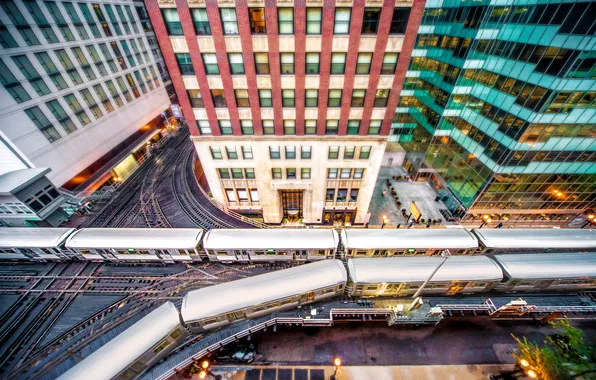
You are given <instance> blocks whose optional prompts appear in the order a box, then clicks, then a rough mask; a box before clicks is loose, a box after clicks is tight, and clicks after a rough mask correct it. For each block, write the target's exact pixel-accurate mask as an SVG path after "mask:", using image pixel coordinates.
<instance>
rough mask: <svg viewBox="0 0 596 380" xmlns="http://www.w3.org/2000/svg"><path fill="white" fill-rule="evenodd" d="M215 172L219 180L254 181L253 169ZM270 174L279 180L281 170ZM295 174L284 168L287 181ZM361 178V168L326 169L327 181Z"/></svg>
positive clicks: (305, 171) (304, 171)
mask: <svg viewBox="0 0 596 380" xmlns="http://www.w3.org/2000/svg"><path fill="white" fill-rule="evenodd" d="M308 148H310V147H308ZM352 148H353V147H352ZM352 151H353V149H352ZM212 152H213V150H212ZM217 172H218V174H219V178H220V179H255V169H253V168H232V169H228V168H219V169H217ZM271 174H272V178H273V179H281V178H282V169H281V168H273V169H271ZM296 174H297V171H296V168H286V178H287V179H297V177H296ZM362 177H364V169H362V168H357V169H351V168H341V169H340V168H330V169H327V179H362ZM300 179H310V168H301V169H300Z"/></svg>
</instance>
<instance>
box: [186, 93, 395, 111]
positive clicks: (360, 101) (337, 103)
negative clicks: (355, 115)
mask: <svg viewBox="0 0 596 380" xmlns="http://www.w3.org/2000/svg"><path fill="white" fill-rule="evenodd" d="M390 93H391V90H390V89H386V88H381V89H378V90H377V91H376V92H375V98H374V102H373V107H386V106H387V102H388V101H389V94H390ZM187 94H188V98H189V100H190V103H191V106H192V107H193V108H203V107H205V102H204V101H203V97H202V95H201V91H200V90H187ZM295 94H296V90H293V89H282V90H281V96H282V98H281V102H282V107H296V97H295ZM234 95H235V100H236V106H237V107H250V98H249V96H248V90H234ZM342 95H343V90H339V89H332V90H329V92H328V95H327V106H328V107H341V102H342ZM211 99H212V100H213V105H214V106H215V107H218V108H225V107H227V102H226V98H225V93H224V90H211ZM365 99H366V90H363V89H354V90H352V99H351V100H350V107H364V101H365ZM318 105H319V90H313V89H307V90H305V91H304V106H305V107H318ZM259 106H261V107H273V93H272V91H271V90H259Z"/></svg>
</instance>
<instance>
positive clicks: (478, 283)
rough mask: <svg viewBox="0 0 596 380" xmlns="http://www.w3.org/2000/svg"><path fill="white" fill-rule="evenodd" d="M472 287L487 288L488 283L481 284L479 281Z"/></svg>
mask: <svg viewBox="0 0 596 380" xmlns="http://www.w3.org/2000/svg"><path fill="white" fill-rule="evenodd" d="M472 286H477V287H485V286H486V282H481V281H478V282H476V283H475V284H474V283H473V285H472Z"/></svg>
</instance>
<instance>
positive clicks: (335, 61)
mask: <svg viewBox="0 0 596 380" xmlns="http://www.w3.org/2000/svg"><path fill="white" fill-rule="evenodd" d="M345 71H346V53H332V54H331V74H343V73H344V72H345Z"/></svg>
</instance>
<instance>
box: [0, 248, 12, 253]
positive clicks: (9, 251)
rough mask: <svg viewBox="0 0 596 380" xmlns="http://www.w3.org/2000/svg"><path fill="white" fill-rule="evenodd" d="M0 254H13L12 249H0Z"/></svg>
mask: <svg viewBox="0 0 596 380" xmlns="http://www.w3.org/2000/svg"><path fill="white" fill-rule="evenodd" d="M0 253H14V249H10V248H0Z"/></svg>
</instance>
